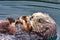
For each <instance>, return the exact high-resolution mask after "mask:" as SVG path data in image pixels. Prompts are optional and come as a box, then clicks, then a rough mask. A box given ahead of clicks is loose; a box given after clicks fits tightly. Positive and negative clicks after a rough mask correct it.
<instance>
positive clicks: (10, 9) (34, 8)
mask: <svg viewBox="0 0 60 40" xmlns="http://www.w3.org/2000/svg"><path fill="white" fill-rule="evenodd" d="M35 12H43V13H48V14H49V15H50V16H51V17H52V18H53V19H54V20H55V21H56V23H57V36H58V37H57V40H60V4H51V3H44V2H33V1H15V2H13V1H12V2H9V1H5V2H4V1H0V20H2V19H5V18H6V17H9V16H11V17H14V18H18V17H19V16H21V15H31V14H32V13H35Z"/></svg>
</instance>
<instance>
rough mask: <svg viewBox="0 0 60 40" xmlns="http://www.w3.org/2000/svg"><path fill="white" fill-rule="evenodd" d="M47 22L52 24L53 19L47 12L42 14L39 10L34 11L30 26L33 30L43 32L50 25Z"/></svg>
mask: <svg viewBox="0 0 60 40" xmlns="http://www.w3.org/2000/svg"><path fill="white" fill-rule="evenodd" d="M49 23H50V24H51V23H52V24H53V25H54V24H55V21H54V20H53V19H52V18H51V17H50V16H49V15H48V14H44V13H41V12H40V13H34V14H33V15H32V17H31V26H32V29H33V31H36V32H43V31H45V30H46V29H47V27H48V28H49V27H50V25H49ZM47 25H49V26H47Z"/></svg>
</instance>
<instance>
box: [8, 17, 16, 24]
mask: <svg viewBox="0 0 60 40" xmlns="http://www.w3.org/2000/svg"><path fill="white" fill-rule="evenodd" d="M7 20H9V22H10V24H11V23H12V22H15V19H14V18H13V17H8V18H7Z"/></svg>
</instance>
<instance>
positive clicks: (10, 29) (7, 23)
mask: <svg viewBox="0 0 60 40" xmlns="http://www.w3.org/2000/svg"><path fill="white" fill-rule="evenodd" d="M7 19H8V20H0V33H4V34H5V33H8V34H15V33H16V30H15V21H14V19H13V18H7Z"/></svg>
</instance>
